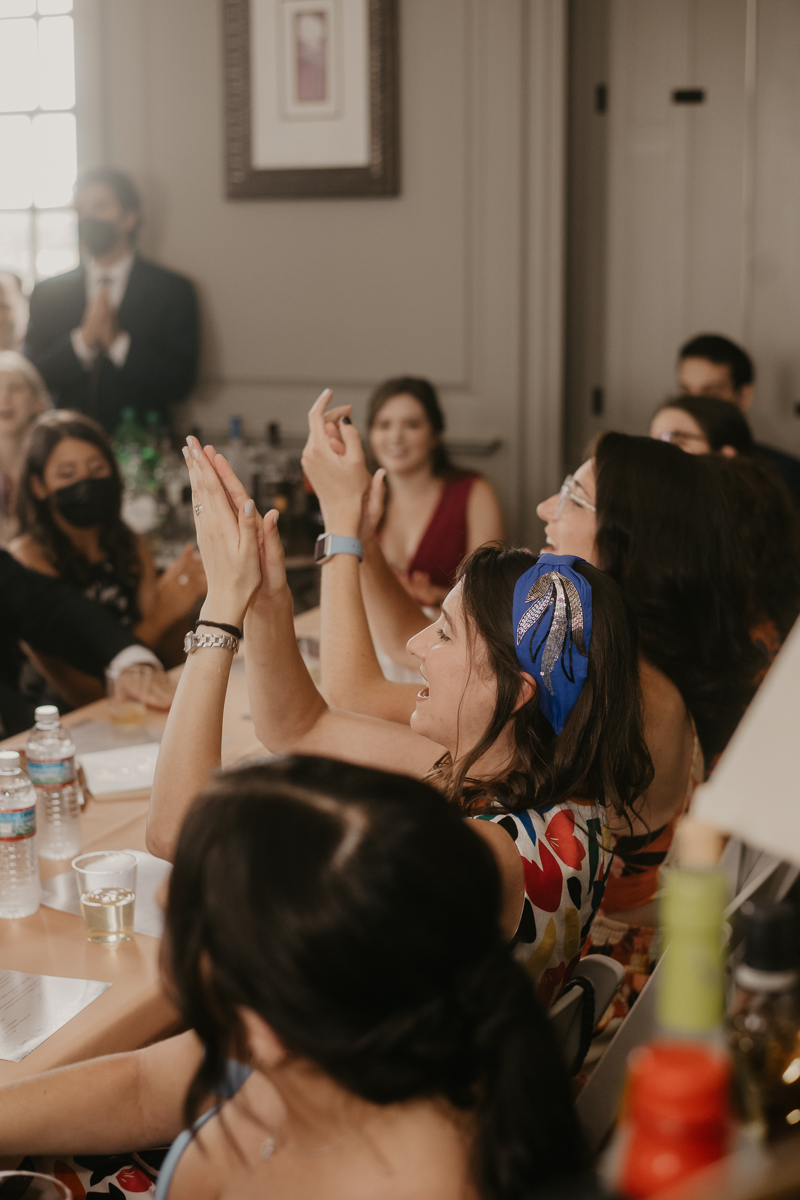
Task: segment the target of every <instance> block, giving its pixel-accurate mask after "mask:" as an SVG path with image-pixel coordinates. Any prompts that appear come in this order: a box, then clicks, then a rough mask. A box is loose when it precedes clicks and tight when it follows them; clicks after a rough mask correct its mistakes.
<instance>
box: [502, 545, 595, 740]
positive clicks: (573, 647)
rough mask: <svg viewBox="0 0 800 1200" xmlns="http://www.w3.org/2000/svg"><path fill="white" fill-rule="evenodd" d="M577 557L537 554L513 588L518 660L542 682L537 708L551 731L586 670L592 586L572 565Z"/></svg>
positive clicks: (571, 704)
mask: <svg viewBox="0 0 800 1200" xmlns="http://www.w3.org/2000/svg"><path fill="white" fill-rule="evenodd" d="M581 561H582V560H581V559H577V558H575V557H574V556H573V555H554V554H542V555H540V556H539V560H538V562H537V563H536V565H535V566H533V567H531V569H530V570H529V571H526V572H525V574H524V575H523V576H522V577H521V578H520V579H518V580H517V584H516V587H515V588H514V625H515V637H516V647H517V658H518V660H519V663H520V665H521V666H522V667H523V669H524V670H526V671H530V670H531V667H533V668H534V672H533V674H534V675H535V676H536V675H538V679H540V680H541V685H540V687H539V707H540V709H541V710H542V712H543V713H544V715H545V716H546V717H547V719H548V721H549V722H550V724H551V725H552V726H553V729H554V730H555V731H556V733H561V730H562V729H563V728H564V725H565V724H566V721H567V718H568V717H569V714H570V713H571V712H572V709H573V708H574V707H575V704H576V703H577V700H578V697H579V696H580V694H581V691H582V690H583V685H584V683H585V682H586V677H587V673H588V665H589V664H588V658H589V643H590V640H591V632H592V589H591V587H590V586H589V583H588V581H587V580H586V579H585V578H584V577H583V575H581V574H579V573H578V572H577V571H575V570H574V569H573V564H574V563H576V562H581ZM548 614H550V619H549V621H548V620H547V616H548ZM537 668H538V669H537Z"/></svg>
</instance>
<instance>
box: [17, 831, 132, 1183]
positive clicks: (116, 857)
mask: <svg viewBox="0 0 800 1200" xmlns="http://www.w3.org/2000/svg"><path fill="white" fill-rule="evenodd" d="M72 869H73V870H74V872H75V874H76V876H77V878H78V895H79V896H80V901H81V913H82V915H83V924H84V927H85V929H86V936H87V937H88V939H89V941H90V942H97V943H98V944H99V945H101V946H116V945H118V944H119V943H120V942H127V941H129V940H130V938H131V935H132V934H133V910H134V904H135V901H136V855H135V854H130V853H129V852H128V851H127V850H96V851H94V853H92V854H79V855H78V857H77V858H73V860H72ZM0 1200H2V1198H1V1197H0Z"/></svg>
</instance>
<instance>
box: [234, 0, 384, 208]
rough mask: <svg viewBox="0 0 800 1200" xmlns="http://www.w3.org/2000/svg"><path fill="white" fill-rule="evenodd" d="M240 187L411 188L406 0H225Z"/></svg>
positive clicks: (240, 192) (245, 191)
mask: <svg viewBox="0 0 800 1200" xmlns="http://www.w3.org/2000/svg"><path fill="white" fill-rule="evenodd" d="M223 22H224V45H225V173H226V191H227V195H228V197H229V198H230V199H234V200H241V199H267V198H274V199H288V198H303V197H314V196H329V197H333V196H393V195H397V194H398V192H399V190H400V147H399V94H398V93H399V79H398V12H397V0H223Z"/></svg>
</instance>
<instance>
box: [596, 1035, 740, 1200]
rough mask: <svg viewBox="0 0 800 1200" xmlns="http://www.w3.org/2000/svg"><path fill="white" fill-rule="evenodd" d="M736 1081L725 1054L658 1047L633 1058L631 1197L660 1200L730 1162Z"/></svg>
mask: <svg viewBox="0 0 800 1200" xmlns="http://www.w3.org/2000/svg"><path fill="white" fill-rule="evenodd" d="M730 1075H731V1071H730V1066H729V1063H728V1061H727V1059H726V1058H725V1057H724V1056H723V1055H722V1054H720V1053H717V1052H715V1051H714V1050H711V1049H709V1048H708V1047H706V1046H702V1045H694V1044H693V1043H688V1042H653V1043H651V1044H650V1045H649V1046H644V1047H643V1048H642V1049H641V1050H638V1051H637V1052H636V1053H635V1054H633V1055H631V1063H630V1072H629V1076H628V1094H627V1107H626V1115H627V1118H628V1121H629V1124H630V1126H631V1137H630V1142H629V1144H628V1147H627V1153H626V1156H625V1162H624V1166H623V1169H622V1175H621V1179H620V1190H621V1192H622V1194H623V1195H624V1196H630V1197H644V1196H657V1195H658V1193H659V1192H662V1191H664V1190H665V1189H666V1188H669V1187H672V1186H673V1185H674V1184H677V1183H680V1182H681V1180H683V1179H687V1178H689V1176H691V1175H694V1173H695V1172H696V1171H699V1170H701V1169H702V1168H703V1167H706V1166H708V1165H709V1164H710V1163H713V1162H716V1161H717V1159H719V1158H722V1156H723V1155H724V1154H725V1152H726V1148H727V1146H726V1144H727V1139H728V1131H729V1119H730V1118H729V1090H730Z"/></svg>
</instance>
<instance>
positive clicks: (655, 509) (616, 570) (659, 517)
mask: <svg viewBox="0 0 800 1200" xmlns="http://www.w3.org/2000/svg"><path fill="white" fill-rule="evenodd" d="M712 461H713V460H712V459H711V458H708V457H706V458H700V457H695V456H692V455H688V454H684V453H682V452H681V451H679V450H678V449H677V448H676V447H673V446H668V445H665V444H663V443H660V442H658V441H653V440H651V439H650V438H636V437H628V436H626V435H624V434H618V433H607V434H605V435H603V436H602V437H601V438H600V439H599V441H598V443H597V447H596V450H595V455H594V458H593V459H590V460H588V461H587V462H585V463H584V464H583V465H582V466H581V467H580V469H579V470H578V471H576V472H575V475H574V476H570V477H568V478H567V480H566V482H565V484H564V487H563V488H562V490H561V493H560V494H559V495H558V496H552V497H551V498H550V499H549V500H547V501H545V502H544V503H542V504H540V505H539V508H538V510H537V511H538V513H539V516H540V517H541V518H542V520H544V521H546V523H547V524H546V527H545V533H546V536H547V542H548V545H550V546H552V547H553V548H554V549H555V550H556V551H557V552H558V553H568V552H571V553H579V554H584V555H585V556H586V557H587V558H589V559H590V560H591V561H592V562H594V563H595V564H596V565H597V566H599V567H602V569H603V570H604V571H606V572H607V573H608V574H609V575H610V576H611V577H612V578H613V579H614V580H616V581H617V582H618V584H619V586H620V588H621V589H622V591H623V593H624V595H625V596H626V598H627V599H628V600H629V601H630V603H631V604H632V606H633V610H634V612H635V613H636V617H637V621H638V626H639V644H640V650H641V655H642V660H641V681H642V690H643V694H644V706H645V728H646V731H647V744H648V746H649V748H650V753H651V755H652V758H653V764H654V767H655V779H654V783H653V786H652V787H651V788H650V790H649V791H648V794H647V797H646V804H645V805H644V806H643V807H642V809H641V810H640V813H639V814H638V815H637V816H636V817H635V818H634V820H633V823H632V827H631V828H629V829H628V830H623V828H622V826H621V825H620V824H619V823H618V822H616V823H615V832H616V833H617V835H618V836H617V839H616V843H615V857H614V864H613V866H612V868H611V876H610V878H609V881H608V886H607V888H606V893H605V896H604V899H603V906H602V909H601V913H600V916H599V919H598V920H596V921H595V925H594V926H593V930H592V933H591V935H590V939H589V943H588V949H589V952H597V953H606V954H611V955H612V956H613V957H614V958H616V959H617V960H618V961H620V962H621V963H622V964H623V965H624V966H625V967H626V969H627V971H628V978H627V981H626V989H623V993H622V995H621V996H620V998H619V1000H618V1002H617V1006H616V1011H617V1015H618V1016H622V1015H624V1013H625V1011H626V1002H630V1000H632V999H634V998H635V996H636V995H637V994H638V992H639V991H640V990H641V987H642V985H643V984H644V982H645V981H646V978H647V975H648V973H649V971H650V970H652V966H653V965H654V962H655V946H654V942H653V935H654V932H655V931H654V924H655V903H654V901H655V895H656V891H657V887H658V870H659V867H660V866H661V865H662V863H663V862H664V861H665V860H666V858H667V855H668V854H669V852H670V849H671V846H672V839H673V834H674V831H675V826H676V823H677V820H678V818H679V817H680V816H681V814H682V813H683V812H684V811H685V810H686V808H687V807H688V804H689V801H690V799H691V795H692V792H693V789H694V786H695V785H696V784H697V783H699V782H701V781H702V778H703V756H702V754H701V753H700V747H702V751H703V753H704V755H705V759H706V761H707V762H708V763H711V762H713V761H714V759H715V758H716V757H717V756H718V755H719V754H720V753H721V752H722V750H723V749H724V748H725V746H726V745H727V742H728V740H729V738H730V736H731V734H732V733H733V731H734V729H735V727H736V725H737V723H738V721H739V719H740V718H741V716H742V713H743V712H744V709H745V707H746V706H747V704H748V703H749V700H750V698H751V697H752V695H753V692H754V690H755V686H756V681H757V675H758V672H759V670H760V669H761V667H762V664H763V654H762V653H760V652H759V650H758V649H757V648H756V647H755V646H754V644H753V642H752V641H751V638H750V630H749V625H748V618H747V615H746V613H745V611H744V608H745V606H744V605H743V603H742V599H743V597H745V596H746V595H747V591H748V588H747V579H746V573H745V567H744V564H743V563H742V561H741V553H740V543H739V540H738V531H737V528H736V524H735V522H734V520H733V516H732V513H731V512H730V509H729V507H728V504H727V500H726V496H725V494H724V492H723V490H722V488H721V486H720V484H719V481H718V480H717V478H716V476H715V474H714V472H713V470H712V467H711V463H712ZM698 735H699V740H698Z"/></svg>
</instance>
